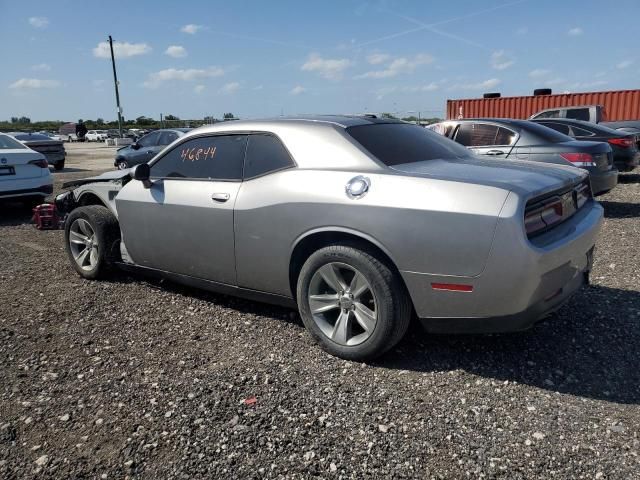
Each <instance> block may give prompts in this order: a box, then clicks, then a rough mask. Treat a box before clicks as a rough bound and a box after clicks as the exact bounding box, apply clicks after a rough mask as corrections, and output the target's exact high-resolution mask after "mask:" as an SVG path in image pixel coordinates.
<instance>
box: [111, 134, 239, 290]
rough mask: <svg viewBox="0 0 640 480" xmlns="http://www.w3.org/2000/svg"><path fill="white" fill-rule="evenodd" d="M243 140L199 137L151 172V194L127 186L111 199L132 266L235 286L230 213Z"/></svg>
mask: <svg viewBox="0 0 640 480" xmlns="http://www.w3.org/2000/svg"><path fill="white" fill-rule="evenodd" d="M246 143H247V137H246V135H228V134H227V135H203V136H196V137H190V138H187V139H185V140H184V141H182V142H180V143H178V144H176V145H174V146H173V148H171V149H170V150H168V151H167V152H165V153H163V155H162V156H161V157H159V158H158V159H156V160H154V162H153V164H152V165H151V187H150V188H145V187H144V185H143V184H142V182H138V181H131V182H129V183H127V184H126V185H125V186H124V187H123V189H122V190H121V191H120V192H119V193H118V196H117V197H116V209H117V212H118V220H119V222H120V228H121V231H122V239H123V242H124V244H125V246H126V249H127V252H128V254H129V256H130V257H131V259H132V260H133V262H134V263H136V264H138V265H141V266H144V267H149V268H154V269H158V270H163V271H167V272H172V273H177V274H181V275H188V276H191V277H196V278H201V279H206V280H211V281H215V282H219V283H224V284H229V285H236V268H235V245H234V205H235V202H236V197H237V194H238V190H239V188H240V185H241V182H242V168H243V160H244V153H245V149H246Z"/></svg>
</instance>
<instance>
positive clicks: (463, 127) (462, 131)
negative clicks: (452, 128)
mask: <svg viewBox="0 0 640 480" xmlns="http://www.w3.org/2000/svg"><path fill="white" fill-rule="evenodd" d="M472 131H473V125H472V124H471V123H461V124H460V126H459V127H458V129H457V130H456V136H455V141H456V142H458V143H459V144H460V145H464V146H465V147H470V146H471V133H472Z"/></svg>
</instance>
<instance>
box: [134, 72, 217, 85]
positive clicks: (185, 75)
mask: <svg viewBox="0 0 640 480" xmlns="http://www.w3.org/2000/svg"><path fill="white" fill-rule="evenodd" d="M224 73H225V72H224V69H222V68H220V67H208V68H188V69H177V68H167V69H165V70H160V71H158V72H153V73H150V74H149V76H148V77H147V80H145V82H144V83H143V85H144V86H145V87H148V88H156V87H159V86H160V85H161V84H162V83H164V82H170V81H175V80H179V81H184V82H190V81H194V80H201V79H203V78H213V77H220V76H222V75H224Z"/></svg>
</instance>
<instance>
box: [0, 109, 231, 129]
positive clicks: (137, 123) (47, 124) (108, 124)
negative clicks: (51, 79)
mask: <svg viewBox="0 0 640 480" xmlns="http://www.w3.org/2000/svg"><path fill="white" fill-rule="evenodd" d="M236 119H237V117H236V116H235V115H234V114H233V113H231V112H227V113H225V114H224V115H223V116H222V119H219V118H216V117H213V116H207V117H204V118H201V119H181V118H180V117H178V116H176V115H171V114H168V115H165V116H164V117H163V119H162V121H161V120H158V119H154V118H151V117H146V116H144V115H142V116H139V117H137V118H135V119H125V118H123V119H122V128H123V129H126V130H128V129H130V128H150V129H155V128H168V127H178V126H191V127H199V126H201V125H205V124H210V123H216V122H220V121H224V120H236ZM77 121H78V122H80V121H82V122H84V124H85V125H86V126H87V129H89V130H107V129H117V128H118V121H117V120H111V121H105V120H104V119H103V118H96V119H95V120H91V119H78V120H77ZM65 123H73V122H63V121H62V120H44V121H40V122H32V121H31V119H30V118H29V117H24V116H23V117H11V118H10V119H9V120H8V121H7V120H4V121H0V130H4V131H15V130H27V131H40V130H47V131H58V129H59V128H60V127H61V126H62V125H64V124H65Z"/></svg>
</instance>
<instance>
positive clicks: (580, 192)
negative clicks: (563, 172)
mask: <svg viewBox="0 0 640 480" xmlns="http://www.w3.org/2000/svg"><path fill="white" fill-rule="evenodd" d="M575 191H576V206H577V207H578V208H579V209H580V208H582V206H583V205H584V204H585V203H587V201H588V200H589V199H590V198H591V197H592V194H591V186H590V185H589V182H588V181H587V182H584V183H583V184H582V185H580V186H579V187H577V188H576V189H575Z"/></svg>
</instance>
